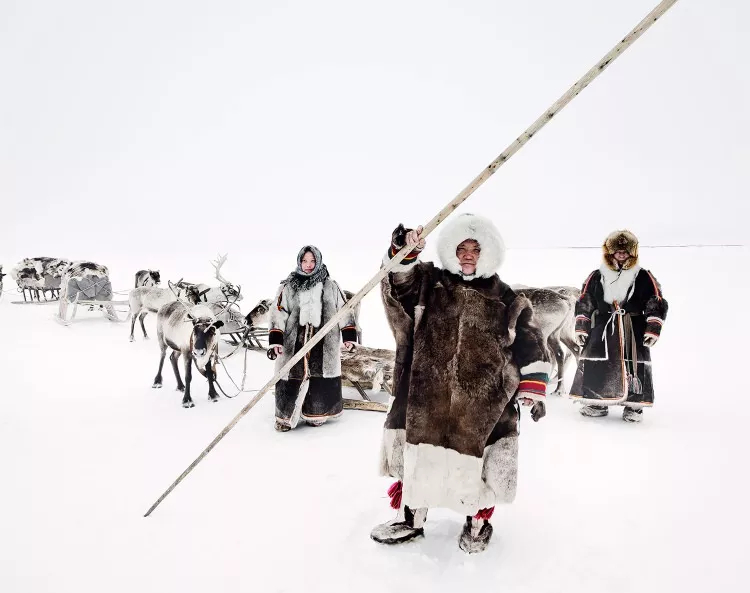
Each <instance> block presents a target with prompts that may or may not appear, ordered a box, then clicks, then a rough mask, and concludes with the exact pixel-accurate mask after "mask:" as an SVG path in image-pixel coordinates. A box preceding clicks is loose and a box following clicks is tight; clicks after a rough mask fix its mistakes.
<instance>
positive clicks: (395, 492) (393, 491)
mask: <svg viewBox="0 0 750 593" xmlns="http://www.w3.org/2000/svg"><path fill="white" fill-rule="evenodd" d="M402 494H403V484H402V483H401V480H399V481H398V482H393V484H391V487H390V488H388V496H390V497H391V508H392V509H400V508H401V496H402Z"/></svg>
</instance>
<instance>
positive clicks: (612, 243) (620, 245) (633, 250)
mask: <svg viewBox="0 0 750 593" xmlns="http://www.w3.org/2000/svg"><path fill="white" fill-rule="evenodd" d="M620 249H624V250H625V251H627V252H628V254H629V255H630V259H628V260H627V261H626V262H625V265H624V266H623V267H622V269H623V270H629V269H630V268H632V267H633V266H635V265H636V264H637V263H638V237H636V236H635V235H634V234H633V233H631V232H630V231H627V230H622V231H612V232H611V233H610V234H609V235H607V238H606V239H605V240H604V244H603V245H602V255H603V256H604V263H605V264H606V266H607V267H608V268H609V269H611V270H615V271H617V270H619V269H620V267H619V266H618V264H617V261H616V260H615V258H614V254H615V251H619V250H620Z"/></svg>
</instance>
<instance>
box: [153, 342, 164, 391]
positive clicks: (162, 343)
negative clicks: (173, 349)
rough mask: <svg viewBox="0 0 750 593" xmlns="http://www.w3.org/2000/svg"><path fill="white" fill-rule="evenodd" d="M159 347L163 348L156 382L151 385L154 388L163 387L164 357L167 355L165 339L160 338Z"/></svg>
mask: <svg viewBox="0 0 750 593" xmlns="http://www.w3.org/2000/svg"><path fill="white" fill-rule="evenodd" d="M159 348H160V349H161V356H160V357H159V371H158V372H157V373H156V377H155V378H154V384H153V385H152V386H151V387H152V388H153V389H161V384H162V379H161V371H162V369H163V368H164V359H165V358H166V357H167V345H166V344H165V343H164V340H159Z"/></svg>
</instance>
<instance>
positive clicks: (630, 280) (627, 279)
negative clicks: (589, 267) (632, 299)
mask: <svg viewBox="0 0 750 593" xmlns="http://www.w3.org/2000/svg"><path fill="white" fill-rule="evenodd" d="M599 271H600V272H601V275H602V286H603V287H604V301H605V302H607V303H609V304H612V303H613V302H614V301H617V302H618V303H619V304H622V303H623V302H625V301H626V300H627V299H628V297H629V296H630V293H631V292H632V290H631V289H632V287H633V284H634V283H635V278H636V276H638V272H640V271H641V267H640V266H639V265H637V264H636V265H635V266H634V267H632V268H628V269H625V268H623V269H622V270H621V271H615V270H613V269H612V268H610V267H609V266H608V265H607V264H606V263H603V264H602V265H601V267H600V268H599Z"/></svg>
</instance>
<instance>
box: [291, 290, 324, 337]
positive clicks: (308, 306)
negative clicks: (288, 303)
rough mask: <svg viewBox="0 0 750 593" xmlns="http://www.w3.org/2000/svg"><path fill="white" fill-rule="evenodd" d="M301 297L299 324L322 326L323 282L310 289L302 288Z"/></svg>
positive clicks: (299, 296)
mask: <svg viewBox="0 0 750 593" xmlns="http://www.w3.org/2000/svg"><path fill="white" fill-rule="evenodd" d="M297 297H298V298H299V324H300V325H301V326H306V325H307V324H310V325H312V326H313V327H320V318H321V315H322V314H323V283H322V282H318V283H317V284H315V285H313V287H312V288H310V289H309V290H300V291H299V292H298V293H297Z"/></svg>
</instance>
